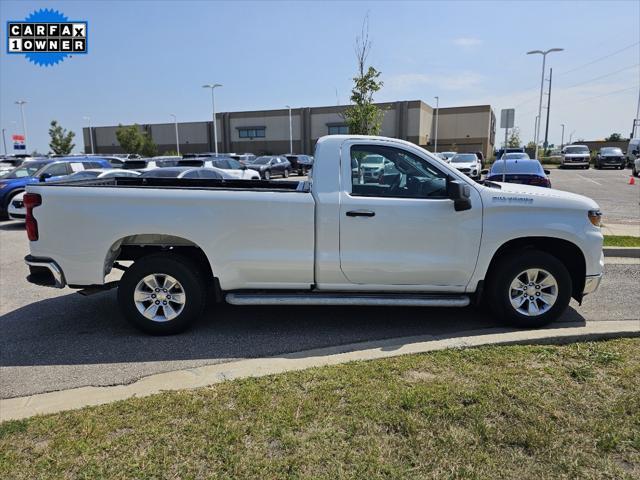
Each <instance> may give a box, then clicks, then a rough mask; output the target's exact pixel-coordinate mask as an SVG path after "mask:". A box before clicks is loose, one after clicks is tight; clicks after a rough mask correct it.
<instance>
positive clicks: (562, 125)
mask: <svg viewBox="0 0 640 480" xmlns="http://www.w3.org/2000/svg"><path fill="white" fill-rule="evenodd" d="M560 126H561V127H562V140H560V150H562V149H563V148H564V123H561V124H560Z"/></svg>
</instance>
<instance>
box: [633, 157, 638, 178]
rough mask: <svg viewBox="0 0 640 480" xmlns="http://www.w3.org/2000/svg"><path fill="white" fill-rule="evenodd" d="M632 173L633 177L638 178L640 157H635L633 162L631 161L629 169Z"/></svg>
mask: <svg viewBox="0 0 640 480" xmlns="http://www.w3.org/2000/svg"><path fill="white" fill-rule="evenodd" d="M631 168H632V169H633V170H632V173H633V176H634V177H638V176H640V157H637V158H636V159H635V160H634V161H633V167H631Z"/></svg>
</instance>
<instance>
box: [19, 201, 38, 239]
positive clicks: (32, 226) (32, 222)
mask: <svg viewBox="0 0 640 480" xmlns="http://www.w3.org/2000/svg"><path fill="white" fill-rule="evenodd" d="M23 201H24V206H25V208H26V209H27V216H26V218H25V226H26V229H27V237H29V240H31V241H32V242H35V241H36V240H38V222H37V221H36V219H35V218H33V209H34V208H36V207H37V206H38V205H42V197H41V196H40V195H38V194H37V193H25V195H24V199H23Z"/></svg>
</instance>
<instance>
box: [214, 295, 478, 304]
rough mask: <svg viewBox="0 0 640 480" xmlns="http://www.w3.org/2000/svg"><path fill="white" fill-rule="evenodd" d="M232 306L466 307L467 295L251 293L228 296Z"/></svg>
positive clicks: (467, 302)
mask: <svg viewBox="0 0 640 480" xmlns="http://www.w3.org/2000/svg"><path fill="white" fill-rule="evenodd" d="M225 299H226V300H227V302H228V303H230V304H232V305H374V306H402V307H466V306H468V305H469V303H470V299H469V297H468V296H466V295H459V296H454V295H451V296H447V295H433V296H426V295H422V296H421V295H386V296H385V295H371V294H320V293H315V294H314V293H310V294H298V295H296V294H272V293H266V294H254V293H228V294H227V295H226V297H225Z"/></svg>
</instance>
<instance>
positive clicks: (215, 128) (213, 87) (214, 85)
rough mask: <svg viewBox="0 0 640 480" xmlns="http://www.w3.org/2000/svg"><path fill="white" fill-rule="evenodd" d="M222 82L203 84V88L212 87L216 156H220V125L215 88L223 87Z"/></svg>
mask: <svg viewBox="0 0 640 480" xmlns="http://www.w3.org/2000/svg"><path fill="white" fill-rule="evenodd" d="M221 86H222V84H221V83H207V84H206V85H203V86H202V88H210V89H211V108H212V110H213V143H214V151H215V154H216V157H217V156H218V127H217V125H216V99H215V94H214V93H213V92H214V90H215V89H216V88H218V87H221Z"/></svg>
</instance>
